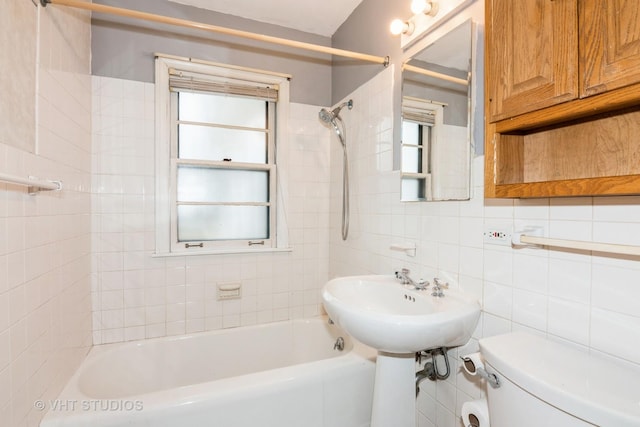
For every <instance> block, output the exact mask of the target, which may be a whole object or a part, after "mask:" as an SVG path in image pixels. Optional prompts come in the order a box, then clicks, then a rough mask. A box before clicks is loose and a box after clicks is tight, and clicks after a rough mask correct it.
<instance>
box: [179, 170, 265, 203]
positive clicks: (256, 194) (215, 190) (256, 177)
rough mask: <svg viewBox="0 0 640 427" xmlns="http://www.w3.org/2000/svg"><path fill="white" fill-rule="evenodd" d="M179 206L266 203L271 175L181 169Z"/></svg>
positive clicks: (262, 172)
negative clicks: (212, 203) (186, 204)
mask: <svg viewBox="0 0 640 427" xmlns="http://www.w3.org/2000/svg"><path fill="white" fill-rule="evenodd" d="M178 201H179V202H267V201H269V172H267V171H251V170H242V169H240V170H236V169H214V168H203V167H193V166H178Z"/></svg>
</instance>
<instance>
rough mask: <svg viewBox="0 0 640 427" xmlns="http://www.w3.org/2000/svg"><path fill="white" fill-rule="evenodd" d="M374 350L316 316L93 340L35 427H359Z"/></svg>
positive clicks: (368, 399) (367, 403)
mask: <svg viewBox="0 0 640 427" xmlns="http://www.w3.org/2000/svg"><path fill="white" fill-rule="evenodd" d="M338 337H343V339H344V349H343V350H342V351H340V350H338V349H334V344H335V343H336V341H337V340H338ZM375 354H376V353H375V351H374V350H373V349H371V348H369V347H366V346H365V345H363V344H361V343H358V342H357V341H355V340H352V339H351V338H350V337H349V336H348V335H346V333H344V332H343V331H342V330H340V329H339V328H338V327H337V326H335V325H329V324H328V322H327V319H326V318H320V317H318V318H313V319H304V320H294V321H286V322H277V323H270V324H265V325H259V326H250V327H240V328H233V329H224V330H220V331H213V332H203V333H198V334H193V335H188V336H180V337H169V338H158V339H152V340H143V341H137V342H128V343H118V344H109V345H101V346H95V347H93V348H92V349H91V351H90V352H89V354H88V356H87V357H86V359H85V360H84V362H83V363H82V365H81V366H80V368H79V369H78V370H77V371H76V373H75V374H74V375H73V377H72V378H71V379H70V381H69V383H68V384H67V386H66V387H65V388H64V390H63V391H62V393H61V395H60V397H58V399H56V400H51V401H48V402H37V403H36V405H40V408H41V409H46V410H48V412H47V414H46V415H45V417H44V419H43V420H42V422H41V424H40V426H41V427H54V426H55V427H59V426H65V427H76V426H78V427H80V426H82V427H87V426H91V427H107V426H108V427H116V426H118V427H119V426H127V427H137V426H145V427H173V426H184V427H198V426H207V427H210V426H212V427H256V426H260V427H271V426H273V427H364V426H369V423H370V417H371V403H372V396H373V380H374V374H375Z"/></svg>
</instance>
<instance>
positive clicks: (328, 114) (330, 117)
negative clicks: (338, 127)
mask: <svg viewBox="0 0 640 427" xmlns="http://www.w3.org/2000/svg"><path fill="white" fill-rule="evenodd" d="M344 107H347V108H349V110H351V109H352V108H353V100H351V99H350V100H348V101H346V102H343V103H342V104H340V105H338V106H337V107H336V108H334V109H333V110H331V111H329V110H328V109H326V108H323V109H321V110H320V113H319V114H318V116H319V117H320V120H322V121H323V122H325V123H331V124H333V122H334V121H335V119H336V118H337V117H339V114H340V110H342V109H343V108H344Z"/></svg>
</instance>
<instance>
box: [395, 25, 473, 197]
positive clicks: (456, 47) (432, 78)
mask: <svg viewBox="0 0 640 427" xmlns="http://www.w3.org/2000/svg"><path fill="white" fill-rule="evenodd" d="M472 34H473V23H472V21H471V20H467V21H465V22H464V23H462V24H461V25H459V26H458V27H456V28H454V29H452V30H451V31H449V32H447V33H446V34H444V35H443V36H442V37H440V38H438V39H437V40H435V41H434V42H433V43H431V44H429V45H428V46H427V47H425V48H424V49H422V50H420V51H419V52H417V53H416V54H415V55H412V57H411V58H410V59H409V60H408V61H406V62H404V64H403V66H402V121H401V123H402V138H401V148H400V150H401V180H402V187H401V200H402V201H436V200H467V199H469V198H470V163H471V150H472V148H471V69H472V68H471V66H472V61H471V58H472Z"/></svg>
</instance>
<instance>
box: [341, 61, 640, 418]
mask: <svg viewBox="0 0 640 427" xmlns="http://www.w3.org/2000/svg"><path fill="white" fill-rule="evenodd" d="M393 73H394V71H393V70H391V69H388V70H385V71H383V72H381V73H380V74H379V75H378V76H376V77H375V78H374V79H372V80H371V81H369V82H368V83H367V84H365V85H363V86H362V87H360V88H359V89H358V90H356V91H355V92H354V93H352V94H351V95H350V96H349V98H353V100H354V108H353V110H351V111H344V112H343V113H342V115H343V118H344V120H345V122H346V123H347V127H348V129H347V133H348V135H349V140H348V142H347V145H348V146H349V150H350V156H351V157H350V168H351V180H352V183H351V188H352V198H351V204H352V206H353V208H352V214H351V230H352V232H351V234H350V237H349V239H348V240H347V241H346V242H343V241H341V240H340V238H339V226H340V197H341V196H340V195H341V181H340V177H341V175H340V172H341V167H342V166H341V161H340V160H341V157H340V154H341V153H340V147H339V144H338V143H337V141H335V140H333V141H332V152H331V154H332V164H331V190H332V192H331V231H330V234H331V246H330V253H331V255H330V259H329V262H330V276H331V277H335V276H343V275H352V274H363V273H374V274H391V273H392V272H393V271H394V270H397V269H399V268H402V267H408V268H409V269H411V270H412V274H414V275H415V277H424V278H425V279H431V278H433V277H434V276H440V277H446V278H447V279H448V280H449V283H450V284H451V285H452V286H459V287H460V288H462V289H463V290H465V291H467V292H470V293H472V294H474V295H476V296H477V297H478V298H479V299H480V300H481V301H482V304H483V314H482V317H481V319H480V322H479V325H478V328H477V330H476V332H475V334H474V337H473V339H472V340H471V342H470V343H469V344H468V345H466V346H465V347H464V348H463V349H460V350H459V351H457V352H455V351H454V352H452V357H451V359H450V360H451V364H452V367H453V372H454V375H453V376H452V377H451V378H450V379H448V380H447V381H445V382H442V383H438V384H437V385H435V386H434V385H433V384H430V383H429V382H428V381H425V382H424V383H423V386H422V393H421V394H420V397H419V399H418V425H419V426H421V427H422V426H437V427H450V426H456V427H461V426H462V423H461V421H460V418H459V414H460V409H461V407H462V403H463V402H465V401H466V400H470V399H475V398H478V397H480V396H481V393H482V390H481V388H480V387H478V385H477V384H476V383H475V382H472V381H470V378H468V377H466V375H465V374H464V373H462V372H460V370H459V368H458V363H457V358H456V357H453V356H455V355H457V354H464V353H468V352H472V351H477V348H478V347H477V340H478V339H479V338H482V337H486V336H490V335H495V334H499V333H504V332H509V331H512V330H520V329H526V330H529V331H532V332H534V333H539V334H542V335H546V336H548V337H550V338H552V339H556V340H563V341H565V342H569V343H571V344H575V345H578V346H584V347H585V348H587V349H589V350H591V351H594V352H599V353H604V354H606V355H608V356H610V357H612V358H616V359H618V360H621V361H623V362H628V363H631V364H636V365H640V347H638V346H637V345H635V343H636V342H637V341H638V340H639V339H640V310H639V308H640V305H639V303H638V301H640V286H639V285H638V284H639V283H640V259H638V258H636V257H619V256H614V255H604V254H591V253H587V252H581V251H569V250H567V251H563V250H546V249H512V248H510V247H503V246H495V245H488V244H484V243H483V239H482V233H483V229H484V226H485V225H493V226H495V225H500V226H507V227H513V226H518V227H519V226H522V225H525V224H532V225H542V226H544V227H545V228H546V229H547V230H548V234H549V235H551V236H554V237H559V238H569V239H578V240H590V239H595V240H600V241H607V242H612V243H625V244H635V245H639V244H640V215H639V214H638V212H640V197H602V198H566V199H565V198H562V199H537V200H515V201H513V200H483V181H482V180H483V160H484V159H483V158H482V157H478V158H476V159H475V160H474V161H473V197H472V199H471V200H469V201H462V202H427V203H400V202H399V200H400V195H399V188H400V183H399V177H398V175H397V174H396V173H393V172H390V170H391V157H390V156H385V155H384V154H383V153H384V149H381V147H390V141H389V140H388V138H389V135H390V132H389V130H390V128H391V124H390V122H391V117H392V106H393V103H392V102H390V99H391V93H392V81H393ZM389 149H390V148H389ZM334 159H335V160H334ZM405 242H413V243H416V245H417V248H418V250H417V256H416V257H415V258H410V257H407V256H406V255H404V254H401V253H398V252H393V251H391V250H390V249H389V245H390V244H391V243H405Z"/></svg>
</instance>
